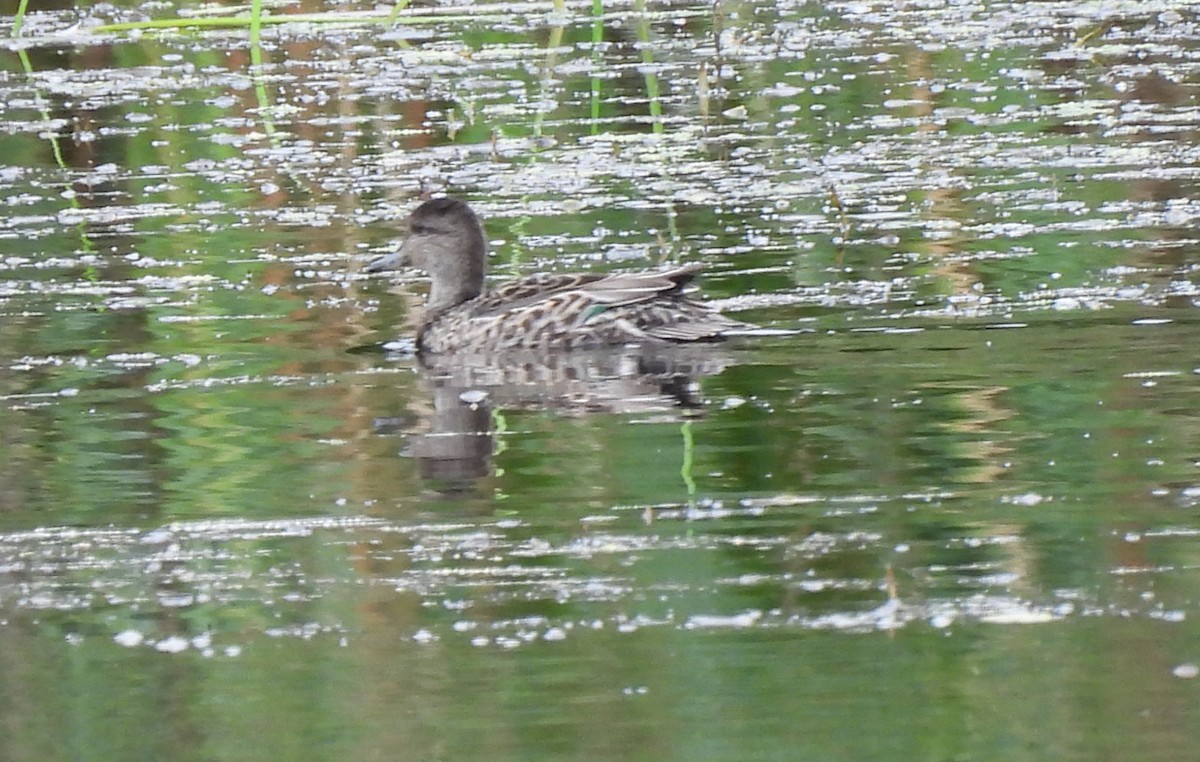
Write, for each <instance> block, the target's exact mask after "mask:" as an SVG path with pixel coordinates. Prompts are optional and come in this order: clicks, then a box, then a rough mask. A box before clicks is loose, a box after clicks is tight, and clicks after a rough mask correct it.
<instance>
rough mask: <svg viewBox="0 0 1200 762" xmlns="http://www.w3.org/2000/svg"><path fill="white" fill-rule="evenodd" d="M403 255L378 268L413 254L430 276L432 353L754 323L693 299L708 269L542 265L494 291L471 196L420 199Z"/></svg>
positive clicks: (586, 342) (637, 337) (688, 333)
mask: <svg viewBox="0 0 1200 762" xmlns="http://www.w3.org/2000/svg"><path fill="white" fill-rule="evenodd" d="M408 226H409V235H408V237H407V238H406V239H405V241H404V245H403V246H402V247H401V249H400V251H399V252H398V253H397V254H394V255H391V256H389V257H384V258H383V259H380V260H377V261H375V262H372V263H371V264H370V265H368V268H367V269H368V270H369V271H373V272H374V271H379V270H383V269H387V268H390V267H394V266H397V265H400V264H404V263H408V264H412V265H414V266H416V267H419V268H421V269H424V270H425V271H427V272H428V273H429V275H430V278H431V281H432V288H431V290H430V295H429V301H428V304H427V314H426V319H425V323H424V325H422V326H421V328H420V331H419V332H418V334H417V347H418V349H419V350H420V351H422V352H429V353H438V354H441V353H449V352H461V351H477V352H478V351H484V352H487V351H496V350H504V349H532V348H546V349H583V348H594V347H602V346H616V345H622V344H634V343H645V342H694V341H715V340H719V339H722V338H724V337H725V335H726V334H728V333H730V332H737V331H739V330H745V329H747V328H750V327H751V326H749V325H747V324H746V323H742V322H739V321H737V320H733V319H732V318H728V317H725V316H724V315H721V314H720V313H718V312H716V311H715V310H713V309H712V308H710V307H708V306H706V305H704V304H702V303H700V302H697V301H694V300H692V299H689V298H687V296H686V295H685V294H684V288H685V286H687V285H688V284H689V283H690V282H691V281H692V280H693V278H695V276H696V274H697V272H699V270H700V266H699V265H695V264H692V265H684V266H682V267H677V268H674V269H671V270H661V271H654V272H641V273H618V274H612V275H605V274H600V273H575V274H542V275H533V276H530V277H527V278H521V279H519V280H516V281H511V282H508V283H505V284H502V285H500V286H498V287H496V288H493V289H491V290H488V291H484V285H483V280H484V278H483V273H484V260H485V257H486V245H485V243H484V237H483V232H482V228H481V226H480V224H479V218H478V217H476V216H475V213H474V212H472V211H471V209H470V207H468V206H467V205H466V204H464V203H463V202H461V201H458V200H455V199H449V198H441V199H434V200H432V201H427V202H425V203H424V204H422V205H421V206H419V207H417V209H416V211H414V212H413V213H412V215H410V217H409V220H408Z"/></svg>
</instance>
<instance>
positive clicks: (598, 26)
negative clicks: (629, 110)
mask: <svg viewBox="0 0 1200 762" xmlns="http://www.w3.org/2000/svg"><path fill="white" fill-rule="evenodd" d="M603 44H604V0H592V70H593V71H598V70H599V68H600V62H601V61H602V60H603V56H602V55H601V53H600V46H601V45H603ZM591 84H592V134H593V135H595V134H597V133H598V132H599V131H600V77H598V76H596V75H595V74H593V75H592V83H591Z"/></svg>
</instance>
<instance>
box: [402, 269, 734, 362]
mask: <svg viewBox="0 0 1200 762" xmlns="http://www.w3.org/2000/svg"><path fill="white" fill-rule="evenodd" d="M699 269H700V267H699V265H687V266H684V267H679V268H676V269H673V270H664V271H659V272H644V273H630V274H616V275H604V274H599V273H573V274H543V275H534V276H530V277H528V278H522V279H520V280H516V281H511V282H509V283H506V284H503V285H501V286H499V287H497V288H495V289H492V290H490V291H486V292H484V293H483V294H482V295H480V296H478V297H476V298H474V299H471V300H470V301H467V302H464V303H463V304H460V305H458V306H456V307H453V308H451V309H449V310H446V311H444V312H442V313H441V314H438V315H434V316H431V319H430V320H429V322H427V323H426V324H425V326H424V327H423V328H422V329H421V332H420V334H419V335H418V338H417V343H418V346H419V347H420V348H421V350H422V351H425V352H433V353H443V352H454V351H481V352H489V351H496V350H503V349H516V348H546V349H582V348H590V347H601V346H617V345H622V344H631V343H640V342H691V341H714V340H719V339H721V338H723V337H724V336H725V334H726V333H728V332H730V331H736V330H738V329H744V328H746V327H747V326H746V324H745V323H741V322H739V321H736V320H733V319H731V318H727V317H725V316H723V315H721V314H720V313H718V312H716V311H714V310H712V309H711V308H709V307H706V306H704V305H703V304H700V303H698V302H695V301H692V300H690V299H688V298H687V297H686V296H685V295H684V287H685V286H687V284H688V283H690V282H691V280H692V279H693V278H694V277H695V275H696V273H697V272H698V271H699Z"/></svg>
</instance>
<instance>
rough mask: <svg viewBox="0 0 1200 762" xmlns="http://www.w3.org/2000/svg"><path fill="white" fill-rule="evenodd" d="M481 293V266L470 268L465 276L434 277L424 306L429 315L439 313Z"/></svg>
mask: <svg viewBox="0 0 1200 762" xmlns="http://www.w3.org/2000/svg"><path fill="white" fill-rule="evenodd" d="M482 293H483V268H482V267H479V268H472V270H471V271H470V272H468V273H466V277H461V276H460V277H458V278H455V279H453V280H450V279H444V278H443V279H436V278H435V279H434V281H433V287H432V288H431V289H430V290H429V301H428V302H427V303H426V305H425V308H426V309H427V310H428V311H429V315H430V317H432V316H434V315H439V314H441V313H443V312H445V311H446V310H448V309H452V308H454V307H457V306H458V305H460V304H462V303H463V302H466V301H470V300H471V299H474V298H475V297H477V296H479V295H480V294H482Z"/></svg>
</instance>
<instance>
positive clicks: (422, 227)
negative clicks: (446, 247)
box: [408, 222, 434, 235]
mask: <svg viewBox="0 0 1200 762" xmlns="http://www.w3.org/2000/svg"><path fill="white" fill-rule="evenodd" d="M408 231H409V232H410V233H412V234H413V235H429V234H430V233H433V232H434V230H433V226H432V225H426V224H425V223H424V222H414V223H413V224H411V225H409V226H408Z"/></svg>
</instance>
